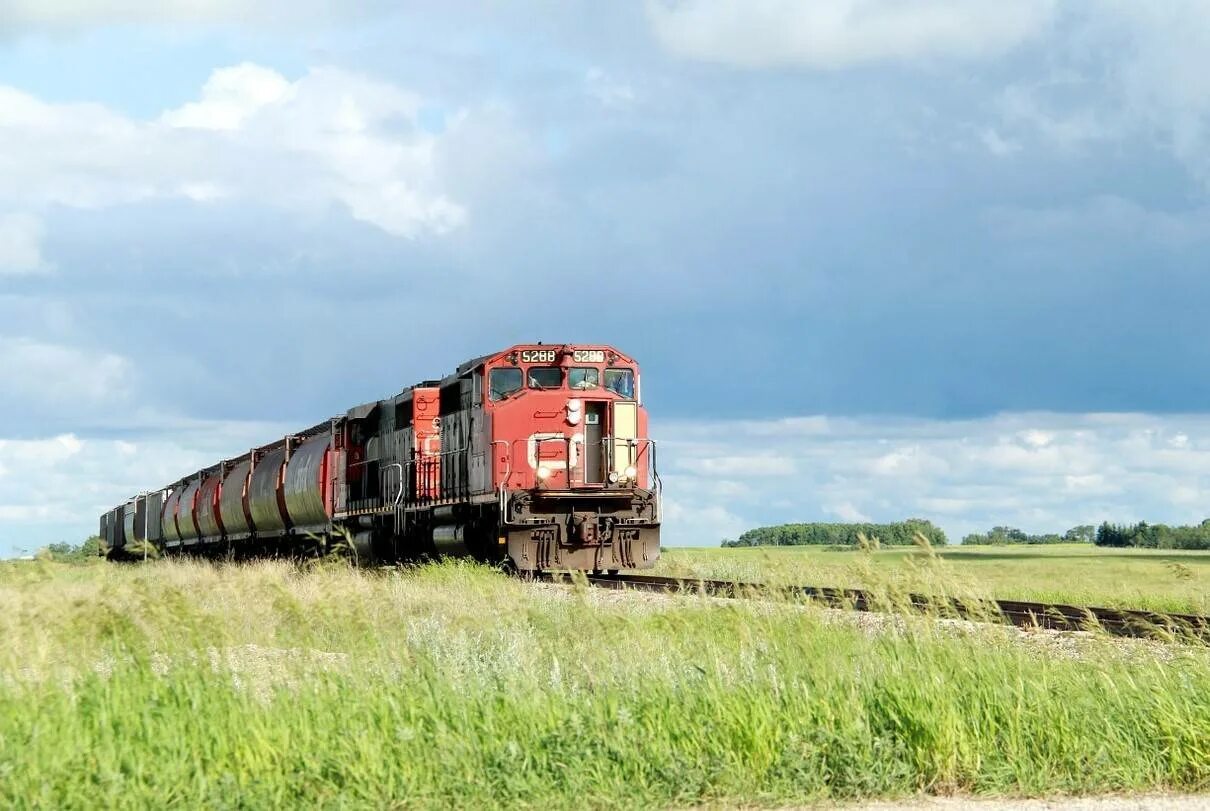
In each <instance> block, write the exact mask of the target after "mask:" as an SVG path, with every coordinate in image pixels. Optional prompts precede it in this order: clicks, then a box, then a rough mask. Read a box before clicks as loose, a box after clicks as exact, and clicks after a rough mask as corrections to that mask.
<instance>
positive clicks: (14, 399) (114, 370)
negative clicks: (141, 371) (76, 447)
mask: <svg viewBox="0 0 1210 811" xmlns="http://www.w3.org/2000/svg"><path fill="white" fill-rule="evenodd" d="M0 369H3V370H4V393H5V398H6V400H7V401H8V404H14V403H19V404H21V405H22V406H23V407H26V408H29V409H36V408H47V407H50V408H60V409H67V410H70V411H72V412H74V413H78V414H86V413H89V412H90V411H91V410H92V409H94V408H96V407H98V406H101V405H112V404H114V403H120V402H123V401H125V400H127V399H129V397H130V395H131V386H132V384H133V378H134V369H133V365H132V364H131V362H130V361H129V360H128V359H127V358H125V357H122V356H121V355H116V354H113V353H111V352H103V351H95V350H89V349H80V348H77V347H71V346H64V345H60V344H52V343H45V342H42V341H35V340H32V339H29V338H6V337H4V336H0ZM0 413H3V412H0Z"/></svg>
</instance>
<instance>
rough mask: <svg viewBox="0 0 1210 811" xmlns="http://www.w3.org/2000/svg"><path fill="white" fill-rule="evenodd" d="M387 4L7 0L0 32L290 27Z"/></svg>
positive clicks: (313, 0) (0, 16)
mask: <svg viewBox="0 0 1210 811" xmlns="http://www.w3.org/2000/svg"><path fill="white" fill-rule="evenodd" d="M382 5H384V4H382V3H373V2H370V3H367V2H358V3H332V2H328V0H53V2H48V1H47V0H4V2H3V3H0V35H3V34H5V33H14V32H17V31H21V30H49V31H54V30H72V29H80V28H86V27H94V26H106V25H128V24H132V23H133V24H140V23H152V24H199V23H202V24H207V23H234V24H250V25H260V26H264V25H274V26H275V27H282V26H287V27H288V26H291V25H296V24H298V23H300V22H303V21H311V22H325V21H329V20H335V19H337V18H339V17H351V16H361V15H362V14H364V13H366V12H367V11H369V10H372V9H373V8H375V7H376V6H382Z"/></svg>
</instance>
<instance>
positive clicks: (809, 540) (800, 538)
mask: <svg viewBox="0 0 1210 811" xmlns="http://www.w3.org/2000/svg"><path fill="white" fill-rule="evenodd" d="M917 534H919V535H923V536H924V537H925V538H927V539H928V542H929V543H930V544H933V545H934V546H940V545H943V544H946V543H948V542H949V541H948V539H947V538H946V537H945V533H944V532H942V531H941V528H940V527H937V526H934V525H933V523H932V522H931V521H926V520H925V519H923V518H909V519H907V520H906V521H897V522H895V523H892V524H781V525H779V526H775V527H757V528H756V529H750V530H748V531H747V532H745V533H744V534H743V535H740V536H739V538H737V539H735V540H726V541H723V546H857V545H858V543H859V540H858V536H863V537H865V538H866V540H867V541H870V542H877V543H878V544H881V545H884V546H907V545H910V544H913V543H916V536H917Z"/></svg>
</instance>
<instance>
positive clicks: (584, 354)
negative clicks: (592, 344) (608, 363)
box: [571, 349, 605, 363]
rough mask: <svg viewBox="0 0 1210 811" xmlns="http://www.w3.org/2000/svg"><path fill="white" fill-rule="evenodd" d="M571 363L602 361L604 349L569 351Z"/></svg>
mask: <svg viewBox="0 0 1210 811" xmlns="http://www.w3.org/2000/svg"><path fill="white" fill-rule="evenodd" d="M571 360H572V362H573V363H604V362H605V350H604V349H576V350H574V351H573V352H572V353H571Z"/></svg>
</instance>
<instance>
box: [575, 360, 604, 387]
mask: <svg viewBox="0 0 1210 811" xmlns="http://www.w3.org/2000/svg"><path fill="white" fill-rule="evenodd" d="M599 385H601V373H600V372H599V371H597V370H596V369H593V368H592V367H591V366H573V367H572V368H571V369H569V370H568V371H567V386H568V388H572V389H579V390H581V391H582V390H584V389H595V388H596V387H597V386H599Z"/></svg>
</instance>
